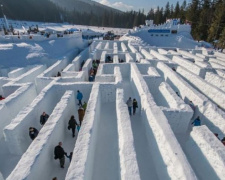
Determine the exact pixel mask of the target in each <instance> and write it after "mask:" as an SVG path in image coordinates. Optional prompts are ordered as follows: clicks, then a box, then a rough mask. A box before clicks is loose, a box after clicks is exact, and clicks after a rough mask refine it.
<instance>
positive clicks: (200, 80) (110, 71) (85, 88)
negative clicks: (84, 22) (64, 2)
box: [0, 23, 225, 180]
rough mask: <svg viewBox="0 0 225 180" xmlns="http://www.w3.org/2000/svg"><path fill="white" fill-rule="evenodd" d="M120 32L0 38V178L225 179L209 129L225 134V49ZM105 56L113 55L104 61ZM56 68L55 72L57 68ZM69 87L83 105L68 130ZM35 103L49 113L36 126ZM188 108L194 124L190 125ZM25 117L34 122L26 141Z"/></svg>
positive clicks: (223, 154)
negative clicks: (88, 37) (90, 38)
mask: <svg viewBox="0 0 225 180" xmlns="http://www.w3.org/2000/svg"><path fill="white" fill-rule="evenodd" d="M24 25H25V24H24ZM39 25H40V27H41V26H42V25H41V23H40V24H39ZM45 25H46V24H45ZM47 27H49V28H56V27H57V28H58V29H60V28H65V29H67V28H71V27H72V26H70V25H67V24H63V25H60V24H58V25H56V24H48V25H47ZM59 27H60V28H59ZM18 28H19V26H18ZM76 28H79V26H76ZM80 28H81V27H80ZM82 28H84V29H85V28H87V27H84V26H83V27H82ZM88 28H90V29H92V30H94V31H99V32H103V31H108V30H110V28H109V29H106V28H104V30H103V29H101V28H98V27H96V28H93V27H88ZM100 29H101V30H100ZM115 31H117V30H115ZM115 31H114V32H115ZM118 31H120V33H122V34H123V33H125V31H123V30H121V29H118ZM142 38H144V37H142ZM122 39H126V40H121V41H103V40H95V41H94V42H93V43H92V44H91V45H90V46H88V45H87V42H86V41H85V40H82V38H81V35H79V34H78V35H77V36H76V37H73V38H71V37H64V38H62V39H57V38H56V39H51V40H44V41H43V40H42V41H37V40H33V41H32V42H27V41H26V42H23V43H22V42H16V43H15V42H14V43H12V42H11V43H4V44H1V49H0V59H1V66H0V75H1V77H0V94H2V95H3V96H4V97H5V98H6V99H4V100H1V101H0V114H1V118H0V122H1V123H0V124H1V126H0V146H1V147H2V148H1V150H0V161H1V163H0V173H1V174H2V175H3V178H4V179H8V180H15V179H18V180H20V179H21V180H22V179H31V180H36V179H52V178H53V177H57V178H58V179H67V180H72V179H93V180H99V179H112V180H114V179H135V180H136V179H143V180H145V179H146V180H147V179H163V180H165V179H204V180H205V179H224V175H225V174H224V171H223V169H224V166H225V165H224V162H225V149H224V145H223V144H222V143H221V141H219V140H218V139H217V138H216V137H215V135H214V134H213V133H218V136H219V138H220V139H222V138H223V137H224V134H225V119H224V117H225V112H224V110H225V99H224V98H225V91H224V86H225V85H224V82H225V79H224V77H225V54H223V53H220V52H217V51H213V52H212V51H211V50H210V51H209V50H207V49H205V48H201V49H189V50H181V49H176V48H169V47H167V48H160V47H152V46H149V45H146V44H145V43H144V42H143V40H144V39H140V38H136V37H134V36H132V37H130V36H126V37H125V38H122ZM20 48H21V49H20ZM35 53H36V55H37V56H36V58H34V57H33V56H32V54H33V55H34V54H35ZM41 54H44V56H43V57H42V56H41ZM27 56H28V57H32V58H27ZM108 56H110V57H111V59H112V63H106V59H107V57H108ZM96 59H98V60H99V61H100V64H99V66H98V70H97V74H96V76H95V81H94V82H89V81H88V79H89V75H90V71H91V68H92V62H93V60H96ZM121 59H122V60H123V61H124V62H123V63H120V60H121ZM28 60H29V61H32V62H27V61H28ZM83 62H84V65H83V66H82V64H83ZM37 64H39V65H44V66H36V65H37ZM81 66H82V67H81ZM58 72H60V73H61V76H59V77H56V75H57V73H58ZM77 90H80V91H81V92H82V93H83V96H84V98H83V102H84V101H86V102H87V103H88V106H87V110H86V112H85V116H84V122H83V124H82V127H81V130H80V132H79V133H78V132H77V131H76V137H75V138H73V137H72V132H71V131H69V130H68V129H67V126H68V121H69V118H70V116H71V115H75V118H76V119H77V120H78V113H77V110H78V105H77V99H76V94H77ZM177 93H178V94H179V97H178V95H177ZM129 97H132V98H136V99H137V101H138V109H137V113H136V114H135V115H132V116H129V114H128V109H127V105H126V101H127V100H128V98H129ZM189 101H192V102H193V104H194V106H195V109H194V112H193V110H192V108H191V107H190V106H189V103H190V102H189ZM43 111H46V112H47V113H48V114H49V115H50V117H49V120H48V121H47V123H46V124H45V125H44V126H43V127H42V126H41V125H40V123H39V117H40V115H41V113H42V112H43ZM193 114H194V115H193ZM197 116H200V119H201V126H196V127H194V128H193V125H192V124H191V123H192V122H193V120H194V119H195V118H196V117H197ZM30 126H34V127H36V128H37V129H38V130H39V131H40V132H39V135H38V136H37V138H36V139H35V140H34V141H33V142H32V141H31V140H30V138H29V136H28V129H29V127H30ZM59 141H62V142H63V148H64V150H65V151H66V152H67V154H69V153H70V152H73V154H74V155H73V159H72V161H71V163H70V162H69V159H67V158H66V162H65V168H64V169H62V168H60V165H59V161H58V160H54V154H53V152H54V147H55V146H56V145H57V144H58V142H59ZM199 172H204V173H199ZM1 174H0V179H1Z"/></svg>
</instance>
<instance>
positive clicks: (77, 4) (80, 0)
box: [51, 0, 122, 15]
mask: <svg viewBox="0 0 225 180" xmlns="http://www.w3.org/2000/svg"><path fill="white" fill-rule="evenodd" d="M51 1H52V2H53V3H55V4H56V5H58V6H59V7H61V8H63V9H65V10H67V11H76V12H80V13H90V12H92V13H93V14H98V15H102V14H103V13H104V12H105V11H106V12H110V11H112V12H113V13H122V11H120V10H118V9H114V8H111V7H108V6H105V5H102V4H100V3H98V2H96V1H91V0H51Z"/></svg>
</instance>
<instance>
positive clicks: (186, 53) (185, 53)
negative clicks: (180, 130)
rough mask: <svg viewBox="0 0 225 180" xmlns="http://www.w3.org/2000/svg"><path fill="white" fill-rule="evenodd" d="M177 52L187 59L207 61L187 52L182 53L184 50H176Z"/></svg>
mask: <svg viewBox="0 0 225 180" xmlns="http://www.w3.org/2000/svg"><path fill="white" fill-rule="evenodd" d="M177 52H179V53H180V54H182V55H184V56H187V57H189V58H193V59H194V60H195V61H207V59H203V58H200V57H198V56H196V55H194V54H192V53H190V52H187V51H184V50H181V49H177Z"/></svg>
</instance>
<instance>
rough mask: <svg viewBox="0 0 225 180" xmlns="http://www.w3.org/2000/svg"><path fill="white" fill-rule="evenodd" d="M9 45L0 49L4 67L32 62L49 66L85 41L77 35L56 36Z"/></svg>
mask: <svg viewBox="0 0 225 180" xmlns="http://www.w3.org/2000/svg"><path fill="white" fill-rule="evenodd" d="M11 45H12V46H11V47H10V48H8V49H7V50H3V49H0V59H1V60H2V61H1V65H2V66H4V67H24V66H26V65H33V64H46V65H47V66H50V65H52V64H53V63H54V62H55V61H56V60H57V59H58V58H59V57H62V56H64V55H65V54H66V53H68V52H69V51H74V49H75V48H78V49H79V48H83V47H84V46H85V42H83V40H82V38H81V36H79V37H77V38H57V39H55V40H47V41H42V42H35V41H30V42H26V43H14V44H11ZM56 49H57V50H56ZM15 57H16V58H15Z"/></svg>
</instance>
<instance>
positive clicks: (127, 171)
mask: <svg viewBox="0 0 225 180" xmlns="http://www.w3.org/2000/svg"><path fill="white" fill-rule="evenodd" d="M116 93H117V94H116V109H117V110H116V112H117V124H118V136H119V155H120V158H119V159H120V177H121V180H127V179H129V180H138V179H141V178H140V173H139V168H138V163H137V157H136V152H135V147H134V139H133V133H132V128H131V122H130V116H129V114H128V110H127V105H126V103H125V101H124V92H123V89H117V92H116Z"/></svg>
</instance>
